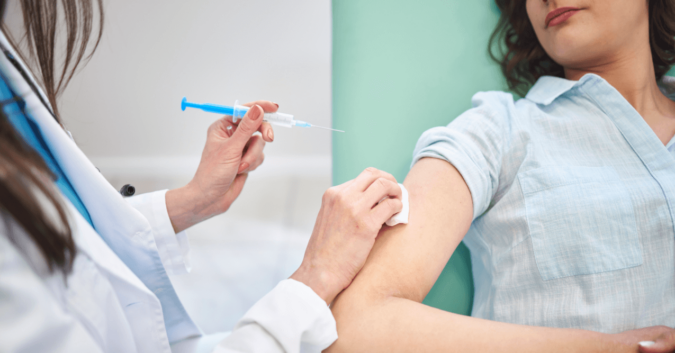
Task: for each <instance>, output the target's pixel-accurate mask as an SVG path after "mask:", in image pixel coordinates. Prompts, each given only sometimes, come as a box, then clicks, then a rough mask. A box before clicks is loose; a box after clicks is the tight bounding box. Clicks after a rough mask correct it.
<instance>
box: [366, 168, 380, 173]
mask: <svg viewBox="0 0 675 353" xmlns="http://www.w3.org/2000/svg"><path fill="white" fill-rule="evenodd" d="M363 172H364V173H367V174H375V173H377V172H378V170H377V169H375V168H373V167H368V168H366V169H364V170H363Z"/></svg>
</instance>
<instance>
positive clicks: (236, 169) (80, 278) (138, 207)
mask: <svg viewBox="0 0 675 353" xmlns="http://www.w3.org/2000/svg"><path fill="white" fill-rule="evenodd" d="M49 1H52V0H45V1H44V2H43V3H42V5H45V4H46V3H48V2H49ZM63 1H67V2H70V3H73V1H69V0H63ZM84 2H87V1H84ZM3 5H4V1H0V8H4V7H3ZM24 10H25V8H24ZM33 15H34V13H29V16H33ZM43 15H44V13H43ZM0 46H2V49H3V54H2V55H0V78H1V79H2V83H3V87H4V88H3V89H4V91H3V92H4V93H3V94H4V95H5V97H4V98H3V101H2V102H0V103H2V105H3V112H2V114H0V115H1V116H0V119H8V120H7V121H10V120H11V121H12V122H14V123H16V121H18V120H17V119H19V120H20V119H24V120H23V121H24V123H27V124H28V125H25V126H32V127H33V133H34V134H35V135H36V136H37V138H38V139H40V140H41V141H43V144H42V148H44V150H45V151H48V153H49V156H50V157H52V159H53V160H52V162H53V163H54V164H55V165H57V166H58V168H60V170H61V171H62V174H63V178H65V179H67V180H68V181H69V183H70V185H72V190H73V191H74V193H75V194H76V196H77V197H78V198H79V200H81V203H79V201H78V202H74V201H72V200H73V199H72V195H71V196H69V197H67V198H66V197H64V196H63V195H64V194H62V193H61V192H59V189H57V188H56V187H55V186H54V183H53V182H52V181H51V180H49V179H47V178H45V177H44V175H43V176H42V177H40V178H38V179H39V180H40V182H44V184H45V187H46V188H47V190H51V191H50V193H53V197H54V198H56V199H58V200H60V201H61V203H62V204H63V209H64V210H65V214H67V217H66V218H67V223H68V225H69V226H70V228H71V230H72V233H71V236H72V239H73V240H74V244H75V246H76V252H75V254H76V255H75V256H74V257H73V258H72V260H73V261H72V267H71V268H70V269H69V270H67V271H60V270H59V269H58V268H56V269H55V268H50V262H49V261H48V260H47V259H46V258H45V255H44V254H43V253H42V252H41V250H40V248H39V247H38V246H37V245H36V243H35V242H34V241H33V239H32V238H31V236H30V234H29V232H27V231H26V227H22V225H21V222H19V221H17V219H14V218H13V217H12V212H11V211H12V206H13V205H12V203H11V202H10V201H9V200H10V199H9V198H8V197H7V195H5V194H2V195H0V351H2V352H130V353H131V352H144V353H145V352H165V353H168V352H170V351H171V345H172V344H176V343H178V344H180V343H179V342H181V341H183V342H184V341H185V340H188V339H193V338H195V337H199V336H201V335H202V332H201V331H200V329H199V328H198V327H197V326H196V325H195V324H194V322H193V321H192V319H191V318H190V317H189V315H188V313H187V312H186V310H185V309H184V307H183V305H182V304H181V302H180V300H179V298H178V296H177V295H176V292H175V291H174V289H173V286H172V285H171V280H170V278H169V275H170V274H179V273H184V272H187V266H186V264H187V253H188V250H189V248H188V244H187V239H186V234H185V232H184V230H185V229H187V228H188V227H190V226H191V225H193V224H195V223H197V222H199V221H202V220H204V219H206V218H208V217H211V216H213V215H216V214H219V213H222V212H224V211H225V210H227V208H228V207H229V205H230V204H231V203H232V202H233V201H234V200H235V199H236V197H237V196H238V194H239V192H240V191H241V189H242V187H243V184H244V182H245V180H246V173H247V172H249V171H252V170H254V169H255V168H256V167H257V166H258V165H259V164H260V163H262V156H263V155H262V147H263V146H264V142H263V140H262V139H266V140H268V141H269V140H272V139H273V135H272V130H271V128H270V127H269V126H267V125H263V124H262V118H261V115H262V113H263V110H265V111H275V110H276V108H277V107H276V106H275V105H274V104H273V103H270V102H262V101H261V102H257V103H256V104H253V105H252V108H251V109H250V111H249V113H248V114H247V116H246V117H245V118H244V119H243V121H242V122H241V123H240V124H239V125H238V126H236V125H233V124H232V123H231V122H229V121H228V120H226V119H222V120H219V121H218V122H216V123H214V124H213V125H212V126H211V128H210V129H209V133H208V138H207V143H206V147H205V149H204V153H203V155H202V161H201V164H200V166H199V168H198V171H197V173H196V175H195V177H194V179H193V180H192V181H191V182H190V183H189V184H188V185H187V186H186V187H184V188H181V189H176V190H171V191H168V192H167V191H166V190H165V191H158V192H153V193H149V194H144V195H139V196H134V197H131V198H126V199H124V198H123V197H122V196H121V195H120V194H119V193H118V192H117V191H116V190H115V189H114V188H113V187H112V186H111V185H110V184H109V183H108V182H107V181H106V180H105V179H104V178H103V176H102V175H101V174H100V173H99V172H98V171H97V169H96V168H95V167H94V166H93V165H92V164H91V163H90V161H89V160H88V159H87V158H86V156H85V155H84V154H83V153H82V151H81V150H80V149H79V148H78V147H77V145H76V144H75V143H74V142H73V140H72V138H71V137H70V136H69V134H68V133H67V132H66V130H64V128H63V127H62V126H61V125H60V124H59V122H58V121H57V119H56V117H57V115H56V114H54V108H55V107H54V106H53V105H52V104H50V103H49V102H50V101H52V102H53V99H49V98H50V97H49V96H48V95H46V94H45V93H44V91H43V89H40V88H39V87H40V86H39V85H38V84H37V83H36V82H35V81H34V79H33V77H32V75H31V73H30V71H29V70H28V68H27V67H26V66H25V65H24V63H23V62H22V61H21V60H20V59H19V55H17V52H16V51H15V49H14V48H13V46H12V45H11V43H10V41H8V39H7V38H6V36H5V35H4V33H3V34H2V35H0ZM7 94H9V95H12V94H13V95H14V96H13V97H9V98H8V97H6V95H7ZM51 98H53V97H51ZM10 107H15V108H16V107H19V108H17V109H14V108H12V109H13V110H12V109H10ZM12 119H13V120H12ZM7 126H9V125H7ZM228 126H231V127H232V129H230V130H228V128H227V127H228ZM256 131H261V133H262V135H263V136H264V137H263V138H261V137H259V136H257V137H256V136H254V135H253V134H254V132H256ZM0 133H2V134H1V135H0V139H2V138H5V137H4V136H9V135H8V134H15V135H16V136H20V135H19V134H17V133H16V132H12V131H0ZM0 142H2V143H3V146H8V145H7V144H5V142H6V141H2V140H0ZM26 142H28V144H29V145H30V141H28V140H27V141H26ZM33 147H35V146H33ZM3 148H4V147H3ZM6 152H7V151H2V152H1V153H3V155H4V154H5V153H6ZM1 156H2V155H0V158H1ZM43 157H44V155H43ZM48 162H49V161H48ZM33 170H37V171H38V174H40V175H42V171H40V170H39V168H33ZM17 173H20V172H17V170H16V169H12V164H11V163H9V164H8V163H4V164H3V163H0V186H2V183H3V182H5V181H7V180H9V179H7V178H18V179H15V180H30V179H29V178H25V175H24V177H22V176H21V175H20V174H17ZM38 179H36V180H38ZM26 183H29V185H28V186H29V189H32V190H34V191H35V195H36V200H40V201H41V207H42V210H43V212H45V214H44V216H43V215H41V214H34V215H32V216H33V217H37V218H35V219H38V218H39V217H43V218H44V219H46V220H47V221H48V222H52V223H53V224H56V228H59V225H58V224H59V222H58V217H55V215H56V214H57V213H56V212H55V210H56V209H58V206H55V204H54V203H50V202H49V200H48V198H45V197H44V194H41V193H40V192H39V191H36V190H38V188H37V187H36V186H35V185H33V186H31V185H30V182H29V181H26ZM4 190H6V189H4ZM8 192H9V194H11V192H12V190H8ZM383 198H385V199H386V201H385V202H382V203H379V204H378V201H379V200H381V199H383ZM400 198H401V189H400V188H399V187H398V186H397V184H396V183H395V180H394V179H393V177H391V176H390V175H388V174H386V173H383V172H380V171H377V170H375V169H368V170H366V171H364V172H363V173H362V174H361V175H360V176H359V177H358V178H356V179H355V180H353V181H350V182H348V183H346V184H343V185H340V186H337V187H334V188H331V189H329V191H327V192H326V194H325V195H324V199H323V202H322V207H321V211H320V213H319V216H318V218H317V222H316V225H315V229H314V231H313V234H312V237H311V239H310V243H309V246H308V249H307V251H306V253H305V258H304V259H303V263H302V265H301V267H300V268H299V269H298V271H296V272H295V273H294V274H293V276H291V278H290V279H287V280H284V281H282V282H280V283H279V285H278V286H277V287H276V288H275V289H274V290H272V292H270V293H269V294H267V295H266V296H265V297H264V298H263V299H261V300H260V301H259V302H258V303H256V304H255V305H254V306H253V307H252V308H251V309H250V310H249V311H248V312H247V313H246V315H245V316H244V317H243V318H242V319H241V320H240V321H239V323H238V324H237V325H236V327H235V328H234V330H233V331H232V333H231V334H230V335H229V336H227V337H226V338H224V339H223V340H221V341H220V342H216V343H217V346H216V347H214V348H213V350H214V351H216V352H282V351H286V352H299V351H300V350H301V349H303V351H319V350H322V349H324V348H326V347H328V346H329V345H330V344H332V342H334V341H335V339H337V331H336V327H335V320H334V319H333V317H332V315H331V312H330V310H329V308H328V306H327V304H329V303H330V302H332V300H333V299H334V298H335V296H336V295H337V294H338V293H339V292H340V291H341V290H342V289H344V288H345V287H346V286H348V285H349V283H350V282H351V280H352V279H353V278H354V276H355V275H356V274H357V273H358V271H359V270H360V268H361V266H362V265H363V263H364V262H365V259H366V257H367V256H368V253H369V252H370V249H371V247H372V245H373V243H374V240H375V237H376V236H377V233H378V230H379V229H380V227H381V225H382V223H383V222H384V221H385V220H387V219H388V218H389V217H391V216H392V215H393V214H395V213H397V212H398V211H400V210H401V207H402V205H401V202H400ZM76 204H78V205H79V206H80V207H81V208H84V209H86V212H83V211H82V210H81V209H79V208H77V207H76ZM374 205H376V206H375V207H374ZM55 207H56V208H55ZM85 215H87V217H85ZM51 265H52V266H51V267H54V266H53V264H51ZM57 267H58V266H57Z"/></svg>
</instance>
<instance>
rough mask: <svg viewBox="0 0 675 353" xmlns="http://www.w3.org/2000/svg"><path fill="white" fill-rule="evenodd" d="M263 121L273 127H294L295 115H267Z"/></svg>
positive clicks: (277, 113)
mask: <svg viewBox="0 0 675 353" xmlns="http://www.w3.org/2000/svg"><path fill="white" fill-rule="evenodd" d="M263 120H265V121H267V122H268V123H270V124H272V125H279V126H283V127H293V122H294V120H293V115H290V114H284V113H279V112H276V113H265V115H264V117H263Z"/></svg>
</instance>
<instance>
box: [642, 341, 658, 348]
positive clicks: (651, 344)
mask: <svg viewBox="0 0 675 353" xmlns="http://www.w3.org/2000/svg"><path fill="white" fill-rule="evenodd" d="M638 344H639V345H641V346H642V347H651V346H653V345H655V344H656V342H654V341H642V342H640V343H638Z"/></svg>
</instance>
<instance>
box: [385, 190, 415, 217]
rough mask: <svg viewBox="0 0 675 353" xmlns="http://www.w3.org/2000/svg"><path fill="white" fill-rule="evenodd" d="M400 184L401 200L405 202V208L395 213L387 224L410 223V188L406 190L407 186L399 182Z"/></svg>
mask: <svg viewBox="0 0 675 353" xmlns="http://www.w3.org/2000/svg"><path fill="white" fill-rule="evenodd" d="M398 186H400V187H401V193H402V195H401V202H403V208H402V209H401V212H399V213H397V214H395V215H393V216H392V217H391V218H389V220H388V221H387V222H386V223H385V224H386V225H388V226H390V227H392V226H395V225H397V224H401V223H402V224H408V213H410V203H409V202H408V190H406V188H405V186H403V184H398Z"/></svg>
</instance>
